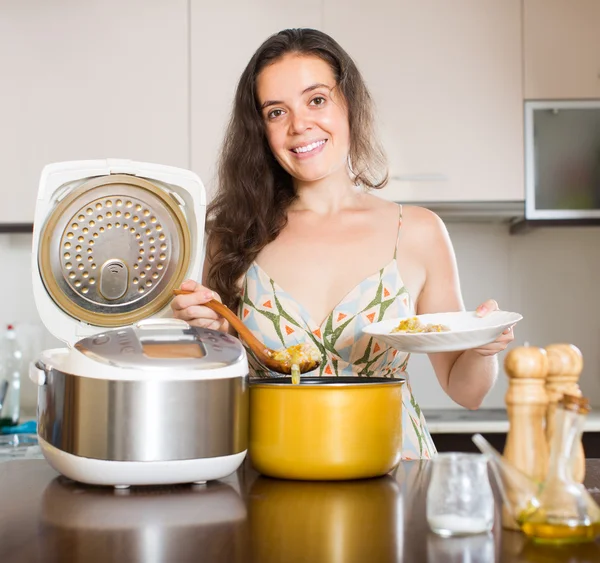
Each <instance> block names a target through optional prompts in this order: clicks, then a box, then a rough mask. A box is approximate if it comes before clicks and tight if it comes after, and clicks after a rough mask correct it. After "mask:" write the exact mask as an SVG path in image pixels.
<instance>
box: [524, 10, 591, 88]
mask: <svg viewBox="0 0 600 563" xmlns="http://www.w3.org/2000/svg"><path fill="white" fill-rule="evenodd" d="M599 28H600V2H598V0H524V2H523V51H524V53H523V54H524V76H525V98H526V99H552V100H555V99H581V98H596V99H597V98H600V33H599V31H598V30H599Z"/></svg>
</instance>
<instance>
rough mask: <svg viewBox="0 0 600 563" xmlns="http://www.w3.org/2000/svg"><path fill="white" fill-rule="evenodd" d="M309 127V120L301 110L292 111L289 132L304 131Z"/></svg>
mask: <svg viewBox="0 0 600 563" xmlns="http://www.w3.org/2000/svg"><path fill="white" fill-rule="evenodd" d="M309 128H310V121H309V119H308V117H307V116H306V115H305V114H304V112H302V111H298V112H294V113H293V114H292V115H291V119H290V132H291V133H292V134H294V135H298V134H300V133H304V131H306V130H307V129H309Z"/></svg>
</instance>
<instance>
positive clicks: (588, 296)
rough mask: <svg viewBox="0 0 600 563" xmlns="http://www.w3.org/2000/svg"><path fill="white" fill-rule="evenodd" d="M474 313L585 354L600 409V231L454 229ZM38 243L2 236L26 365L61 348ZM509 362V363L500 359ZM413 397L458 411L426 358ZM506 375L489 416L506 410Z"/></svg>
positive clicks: (30, 404) (418, 361)
mask: <svg viewBox="0 0 600 563" xmlns="http://www.w3.org/2000/svg"><path fill="white" fill-rule="evenodd" d="M448 229H449V231H450V235H451V237H452V240H453V242H454V245H455V249H456V255H457V259H458V265H459V269H460V274H461V283H462V292H463V296H464V300H465V305H466V307H467V308H471V309H473V308H475V307H476V306H477V305H478V304H479V303H481V302H482V301H484V300H485V299H487V298H489V297H492V298H494V299H496V300H497V301H498V303H499V304H500V305H501V307H502V308H504V309H507V310H513V311H518V312H520V313H522V314H523V316H524V319H523V320H522V321H521V322H520V323H519V324H518V325H517V328H516V330H515V340H516V342H515V344H514V345H519V344H523V343H524V342H529V343H530V344H532V345H540V346H545V345H547V344H550V343H555V342H570V343H573V344H575V345H577V346H578V347H579V348H580V349H581V350H582V352H583V356H584V361H585V367H584V372H583V375H582V377H581V387H582V390H583V393H584V394H585V395H586V396H588V397H590V399H591V401H592V404H593V405H594V406H598V407H600V377H598V374H599V373H600V345H599V344H600V299H598V288H599V287H600V260H599V259H598V258H599V256H600V229H598V228H593V227H589V228H576V227H563V228H544V229H539V230H534V231H531V232H529V233H527V234H522V235H510V234H509V233H508V228H507V226H506V225H501V224H475V223H469V224H467V223H465V224H460V223H451V224H449V225H448ZM30 248H31V235H27V234H14V235H0V263H1V264H4V266H5V267H4V275H3V276H2V278H0V295H3V296H4V298H3V300H2V306H1V307H0V323H1V324H3V325H4V324H7V323H15V324H16V325H17V328H18V330H19V338H20V341H21V343H22V345H23V347H24V352H25V355H26V357H27V360H30V359H31V358H35V356H36V354H38V353H39V352H40V351H41V350H43V349H44V348H48V347H54V346H58V345H60V342H58V341H57V340H56V339H55V338H54V337H52V336H51V335H50V333H48V331H47V330H46V329H45V328H44V327H43V326H42V325H41V322H40V320H39V317H38V314H37V311H36V308H35V304H34V302H33V297H32V286H31V250H30ZM500 361H501V362H502V356H501V358H500ZM410 375H411V378H412V386H413V391H414V393H415V395H416V397H417V399H418V400H419V402H420V403H421V406H422V407H423V408H424V409H426V410H427V409H435V408H459V407H458V405H456V404H455V403H453V402H452V401H451V400H450V399H449V398H448V397H447V396H446V395H445V393H444V392H443V391H442V390H441V388H440V387H439V385H438V384H437V382H436V380H435V375H434V374H433V371H432V369H431V366H430V365H429V361H428V359H427V357H426V356H413V357H412V358H411V363H410ZM506 387H507V378H506V376H505V375H504V373H501V374H500V377H499V378H498V381H497V383H496V385H495V387H494V388H493V389H492V391H491V392H490V393H489V395H488V396H487V397H486V400H485V402H484V405H483V406H484V408H493V407H502V406H504V394H505V392H506ZM35 394H36V389H35V387H34V385H33V384H32V383H31V382H30V381H29V379H28V378H27V374H26V373H24V374H23V380H22V397H23V408H24V409H25V410H26V411H29V412H32V411H33V410H34V409H35Z"/></svg>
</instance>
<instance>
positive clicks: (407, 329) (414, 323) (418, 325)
mask: <svg viewBox="0 0 600 563" xmlns="http://www.w3.org/2000/svg"><path fill="white" fill-rule="evenodd" d="M449 330H450V329H449V328H448V327H447V326H446V325H442V324H432V323H428V324H423V323H422V322H421V321H420V320H419V319H418V318H417V317H410V318H409V319H403V320H401V321H400V324H399V325H398V326H397V327H396V328H393V329H392V333H396V332H404V333H409V334H415V333H419V332H448V331H449Z"/></svg>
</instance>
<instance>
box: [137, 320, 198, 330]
mask: <svg viewBox="0 0 600 563" xmlns="http://www.w3.org/2000/svg"><path fill="white" fill-rule="evenodd" d="M135 326H136V327H137V328H140V329H153V328H165V327H166V326H172V327H174V328H190V325H189V324H188V323H186V322H185V321H182V320H181V319H144V320H143V321H140V322H138V323H137V324H136V325H135Z"/></svg>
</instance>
